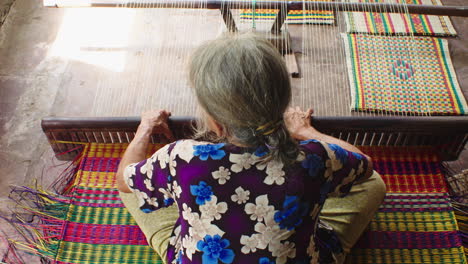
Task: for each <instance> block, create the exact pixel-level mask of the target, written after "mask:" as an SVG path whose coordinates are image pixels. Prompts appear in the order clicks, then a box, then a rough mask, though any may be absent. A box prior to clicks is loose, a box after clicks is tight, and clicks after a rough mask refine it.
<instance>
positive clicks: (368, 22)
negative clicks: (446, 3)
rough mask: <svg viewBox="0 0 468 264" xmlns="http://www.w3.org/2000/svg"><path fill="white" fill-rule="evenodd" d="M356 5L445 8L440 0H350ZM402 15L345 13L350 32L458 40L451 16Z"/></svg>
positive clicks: (402, 12)
mask: <svg viewBox="0 0 468 264" xmlns="http://www.w3.org/2000/svg"><path fill="white" fill-rule="evenodd" d="M349 2H355V3H359V2H361V3H363V2H364V3H396V4H404V3H406V4H416V5H442V3H441V2H440V0H390V1H389V0H350V1H349ZM401 9H402V10H401V13H385V12H384V13H373V12H372V13H371V12H346V13H345V21H346V28H347V32H349V33H367V34H379V35H388V34H396V35H413V34H414V35H431V36H456V35H457V32H456V31H455V29H454V27H453V25H452V22H451V21H450V18H449V17H448V16H431V15H419V14H407V13H405V11H404V8H401Z"/></svg>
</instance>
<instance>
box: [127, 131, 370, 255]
mask: <svg viewBox="0 0 468 264" xmlns="http://www.w3.org/2000/svg"><path fill="white" fill-rule="evenodd" d="M186 143H187V141H180V142H178V143H177V144H172V145H170V146H169V147H167V148H165V153H161V155H160V157H161V159H160V160H158V161H157V162H154V163H153V170H147V171H150V172H151V173H153V174H152V175H147V173H144V172H142V170H140V167H141V166H142V165H143V163H142V164H141V165H139V166H140V167H139V166H136V168H135V170H134V172H133V175H131V176H127V177H129V178H128V179H129V180H128V181H129V182H130V184H129V187H130V186H131V187H130V188H132V189H137V190H138V192H135V194H136V195H137V196H138V198H139V199H140V200H139V201H140V203H141V204H142V205H141V206H140V208H141V209H142V210H143V211H144V212H147V213H149V212H153V211H154V209H157V207H165V206H169V205H171V204H174V203H177V204H179V205H180V207H181V208H184V209H183V211H182V212H181V218H180V219H179V221H180V224H181V225H180V226H181V229H180V231H179V232H180V234H178V236H179V237H180V238H189V239H192V240H191V241H192V242H190V243H194V244H192V246H193V248H191V250H195V248H196V249H198V250H197V251H189V249H188V248H186V247H185V246H184V245H183V244H182V246H181V248H182V250H180V251H179V249H180V248H178V247H177V248H176V247H175V246H172V245H169V246H168V254H167V257H168V263H174V262H175V263H185V262H187V263H194V264H204V263H208V264H215V263H224V264H230V263H234V262H235V263H240V262H241V260H240V256H241V255H240V254H242V258H243V259H244V262H245V263H259V264H274V263H276V262H277V261H279V262H281V263H282V262H283V261H285V262H284V263H296V264H299V263H303V262H304V261H305V262H304V263H308V262H309V261H308V260H310V259H311V256H310V255H309V254H308V253H307V252H306V250H305V248H304V247H307V245H308V243H309V240H310V239H309V238H310V237H316V238H317V239H319V241H322V242H323V243H321V244H316V252H320V261H321V260H322V253H324V254H327V253H326V252H328V254H331V253H330V251H331V252H338V251H335V248H338V249H339V247H340V246H341V245H339V244H336V243H335V242H336V241H339V240H337V239H338V238H337V237H336V235H335V234H334V231H333V230H331V231H330V234H328V233H326V232H325V233H324V232H321V233H320V234H322V233H323V234H324V235H323V237H322V238H320V237H319V235H317V234H318V232H317V229H318V228H319V227H315V228H314V227H313V226H312V227H311V226H309V225H305V224H304V223H309V222H310V221H317V217H318V216H317V215H310V213H311V208H315V206H316V205H317V204H319V205H323V203H324V202H325V200H326V199H327V197H328V194H329V193H330V191H331V190H335V188H336V187H337V186H338V185H339V184H340V183H342V182H343V181H344V180H345V179H347V178H348V177H350V176H349V175H350V171H351V170H352V169H354V170H357V169H358V168H362V169H364V170H365V169H366V166H367V159H366V157H365V156H364V155H361V154H357V153H352V152H348V151H346V150H344V149H342V148H341V147H339V146H338V145H334V144H326V143H321V142H319V141H317V140H307V141H302V142H300V144H301V146H299V147H300V149H301V151H302V152H303V153H304V154H305V155H304V156H305V159H304V160H303V161H301V162H298V163H297V164H294V165H292V167H291V168H288V169H287V170H286V169H284V168H283V167H280V166H278V165H277V164H274V163H273V164H270V165H269V164H268V163H267V164H266V165H265V166H263V168H262V167H261V166H260V167H259V166H258V164H256V163H255V162H256V161H257V159H255V157H254V156H253V155H255V156H256V157H262V156H264V155H267V154H268V151H269V150H268V148H267V147H265V146H262V147H259V148H257V149H243V150H242V151H243V152H241V150H240V148H237V147H234V146H231V145H225V144H209V143H208V144H204V145H197V144H191V145H188V146H186V145H182V144H186ZM197 143H198V142H197ZM198 144H199V143H198ZM175 145H178V146H177V147H176V146H175ZM303 145H306V146H303ZM192 149H193V152H192ZM175 150H177V151H181V150H183V151H184V152H183V155H180V153H181V152H176V153H171V151H175ZM327 150H328V151H333V153H334V154H335V155H333V154H332V155H329V154H330V152H327ZM245 153H247V154H252V157H250V156H248V155H244V154H245ZM168 155H169V160H168V161H166V166H164V167H162V168H161V167H160V166H162V165H160V164H161V162H163V161H165V160H164V159H165V158H166V157H167V156H168ZM192 157H198V158H192ZM170 159H173V160H174V164H175V166H178V170H177V173H176V174H175V175H170V166H167V165H168V164H170V163H169V162H172V161H171V160H170ZM330 159H336V160H339V162H340V163H342V164H343V167H342V168H340V170H339V171H334V172H332V171H330V174H329V175H327V178H325V177H324V175H325V174H324V173H325V172H324V171H325V169H328V167H327V162H329V163H331V162H330ZM187 160H188V161H187ZM181 161H182V162H181ZM184 161H185V162H184ZM332 162H333V160H332ZM233 165H236V166H237V167H242V168H247V167H248V166H249V165H250V169H249V170H247V169H243V170H241V171H240V172H238V171H235V170H233V168H236V167H235V166H233ZM143 171H144V170H143ZM281 173H285V175H284V177H285V179H286V182H287V183H289V184H284V185H281V186H276V187H275V188H283V189H281V192H277V193H278V194H280V193H283V196H282V195H272V193H271V186H270V185H267V184H264V183H262V181H263V178H264V177H267V176H268V177H278V176H277V175H280V176H281V175H282V174H281ZM215 176H216V177H215ZM360 177H361V176H360ZM217 178H226V179H227V180H229V181H227V183H226V184H224V185H218V183H217ZM229 178H230V179H229ZM358 178H359V177H357V178H356V179H358ZM147 179H150V180H151V184H152V186H153V187H154V191H150V190H149V188H148V187H147V186H148V182H147ZM259 179H260V181H259ZM166 184H170V187H169V188H168V189H163V190H164V191H161V189H162V188H159V187H161V186H166ZM349 185H351V184H349ZM309 189H314V192H309V191H308V190H309ZM304 190H305V191H304ZM278 191H280V189H278ZM348 191H349V190H348V189H346V188H340V189H338V190H337V192H338V194H341V193H344V194H345V193H346V192H348ZM167 192H169V194H171V196H170V197H168V196H169V195H168V194H167ZM317 192H318V193H317ZM189 193H190V194H189ZM260 197H264V198H262V199H260ZM155 201H163V202H159V203H156V205H155V203H154V202H155ZM180 210H182V209H180ZM266 211H268V213H266ZM242 213H245V214H246V215H244V216H246V217H248V218H247V219H250V221H239V217H242V215H240V214H242ZM270 213H271V214H270ZM184 215H185V216H184ZM190 215H191V216H192V217H193V223H196V224H197V225H199V224H200V223H202V224H203V227H202V228H198V227H201V226H192V224H191V223H190V222H189V220H187V219H185V218H186V217H187V216H190ZM182 216H183V217H182ZM261 217H262V218H263V220H260V219H261ZM267 223H268V225H269V227H268V228H270V226H271V228H279V229H281V230H282V231H281V232H286V231H288V233H291V234H292V233H297V234H299V233H300V234H301V236H291V237H287V238H284V239H282V240H281V241H280V242H281V243H286V242H289V243H291V244H288V246H287V247H291V248H290V250H294V251H290V252H289V253H288V255H287V256H286V255H283V256H281V257H280V255H279V254H283V253H282V252H279V251H280V250H283V249H280V248H278V249H274V248H273V247H271V248H270V247H269V246H268V245H267V244H268V241H267V242H262V243H264V244H262V245H260V244H258V246H255V245H253V244H254V242H255V241H254V242H251V241H252V240H251V239H252V238H254V237H253V235H255V234H259V233H261V232H267V230H268V229H259V230H265V231H257V230H256V229H254V226H256V225H257V224H258V225H259V226H260V227H261V228H264V227H263V226H265V228H266V224H267ZM189 229H190V230H189ZM208 230H209V231H208ZM254 230H255V231H254ZM292 230H294V232H290V231H292ZM255 232H256V233H255ZM173 235H175V233H173ZM195 237H197V238H196V239H194V238H195ZM242 237H244V238H243V240H242ZM246 237H247V239H246ZM173 238H174V237H173ZM242 241H244V242H242ZM231 242H232V243H231ZM244 243H246V244H244ZM252 243H253V244H252ZM259 243H260V242H259ZM265 243H266V244H265ZM322 244H323V245H322ZM285 245H286V244H285ZM243 247H245V248H248V249H250V252H252V253H250V252H249V253H245V252H246V250H245V248H243ZM241 248H243V249H242V250H241ZM300 248H301V249H300ZM254 249H256V251H254ZM185 250H187V251H185ZM274 250H276V251H274ZM190 252H192V253H190ZM293 252H295V256H294V257H293ZM259 254H260V255H259ZM236 257H237V259H236ZM324 260H326V258H324ZM320 263H322V262H320ZM324 263H326V261H325V262H324Z"/></svg>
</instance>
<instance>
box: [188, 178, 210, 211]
mask: <svg viewBox="0 0 468 264" xmlns="http://www.w3.org/2000/svg"><path fill="white" fill-rule="evenodd" d="M211 189H212V188H211V186H209V185H208V184H206V182H204V181H201V182H200V183H199V184H198V185H190V193H191V194H192V195H195V196H196V197H197V198H196V199H195V202H196V203H197V204H198V205H203V204H205V202H209V201H211V195H213V191H212V190H211Z"/></svg>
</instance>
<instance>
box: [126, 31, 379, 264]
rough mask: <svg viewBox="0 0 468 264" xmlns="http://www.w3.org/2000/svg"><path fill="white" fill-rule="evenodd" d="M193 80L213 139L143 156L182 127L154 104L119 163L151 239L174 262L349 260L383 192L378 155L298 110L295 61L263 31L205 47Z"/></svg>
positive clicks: (204, 127)
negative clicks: (153, 141)
mask: <svg viewBox="0 0 468 264" xmlns="http://www.w3.org/2000/svg"><path fill="white" fill-rule="evenodd" d="M190 80H191V84H192V86H193V89H194V91H195V94H196V97H197V99H198V102H199V104H200V107H201V109H202V112H203V114H202V117H201V118H200V121H201V124H199V125H198V131H197V132H198V133H197V134H198V135H199V136H200V135H202V136H204V137H203V138H204V140H205V141H202V140H192V139H186V140H179V141H176V142H173V143H171V144H168V145H166V146H164V147H163V148H161V149H159V150H158V151H157V152H156V153H154V154H153V155H152V156H151V158H149V159H145V153H146V150H147V146H148V144H149V139H150V135H151V134H152V133H154V132H159V133H164V134H166V135H167V136H168V137H172V134H171V131H170V130H169V128H168V125H167V119H168V117H169V115H170V113H169V112H167V111H163V110H162V111H157V112H148V113H145V114H143V116H142V120H141V124H140V126H139V127H138V131H137V133H136V136H135V138H134V140H133V141H132V143H131V144H130V145H129V146H128V149H127V150H126V152H125V154H124V156H123V158H122V161H121V163H120V165H119V169H118V172H117V183H118V188H119V190H120V191H121V192H122V199H123V200H124V203H125V205H126V207H127V208H128V210H129V211H130V212H131V214H132V215H133V217H134V218H135V220H136V222H137V223H138V225H139V226H140V227H141V229H142V230H143V232H144V233H145V235H146V237H147V239H148V242H149V244H150V246H152V247H153V248H154V249H155V250H156V251H157V252H158V253H159V254H160V255H161V256H162V258H163V260H164V261H165V262H166V263H209V264H212V263H226V264H228V263H246V264H250V263H259V264H270V263H277V264H284V263H341V262H342V261H343V260H344V256H345V254H346V253H348V252H349V251H350V249H351V247H352V246H353V245H354V243H355V242H356V241H357V239H358V238H359V236H360V235H361V233H362V232H363V231H364V229H365V228H366V226H367V224H368V223H369V221H370V220H371V218H372V217H373V215H374V213H375V211H376V210H377V208H378V207H379V205H380V203H381V202H382V199H383V197H384V194H385V185H384V183H383V181H382V179H381V178H380V176H379V175H378V174H377V173H375V172H373V169H372V162H371V159H370V158H369V157H368V156H366V155H365V154H364V153H362V152H361V151H360V150H359V149H358V148H356V147H355V146H353V145H350V144H348V143H346V142H343V141H341V140H339V139H336V138H333V137H331V136H327V135H325V134H322V133H320V132H319V131H317V130H316V129H315V128H314V127H313V126H312V125H311V124H310V116H311V114H312V110H308V111H306V112H303V111H301V110H300V109H299V108H288V105H289V103H290V99H291V86H290V81H289V76H288V71H287V69H286V66H285V63H284V62H283V59H282V57H281V55H280V54H279V53H278V52H277V50H276V49H275V47H273V46H272V45H271V44H270V43H269V42H268V41H267V40H265V39H263V38H261V37H257V36H254V35H235V36H227V37H223V38H221V39H217V40H214V41H210V42H208V43H206V44H204V45H203V46H201V47H199V48H198V49H197V50H196V51H195V53H194V55H193V56H192V58H191V62H190ZM130 192H133V194H128V193H130Z"/></svg>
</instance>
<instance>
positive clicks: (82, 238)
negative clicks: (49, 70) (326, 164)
mask: <svg viewBox="0 0 468 264" xmlns="http://www.w3.org/2000/svg"><path fill="white" fill-rule="evenodd" d="M126 147H127V144H89V145H87V146H86V147H85V149H84V152H83V156H82V159H81V163H80V165H79V168H78V169H79V170H78V172H77V174H76V176H75V178H74V179H73V181H72V183H71V186H70V187H71V188H72V189H71V192H70V194H69V196H68V197H69V199H70V202H67V203H66V206H61V207H59V208H65V210H68V211H66V212H64V213H63V214H60V215H65V219H63V221H62V223H61V224H60V225H57V218H54V219H53V221H49V222H51V223H53V224H55V225H56V226H60V230H56V231H54V232H53V233H54V234H60V235H59V237H58V238H56V240H55V241H54V243H51V242H50V241H48V242H47V243H49V244H53V245H54V246H51V247H49V249H48V250H49V252H48V253H47V254H44V253H43V252H44V251H45V249H44V248H43V247H42V248H41V246H42V245H43V244H46V243H41V244H40V245H39V246H38V249H37V250H38V251H40V253H41V254H42V255H43V256H44V255H46V256H47V257H48V258H49V259H51V260H53V261H55V262H54V263H61V264H64V263H76V264H88V263H89V264H96V263H100V264H104V263H109V264H111V263H112V264H114V263H161V260H160V259H159V257H158V256H157V255H156V253H154V252H153V250H152V249H151V248H150V247H149V246H148V245H147V244H146V239H145V237H144V236H143V234H142V232H141V231H140V230H139V228H138V226H137V225H136V223H135V222H134V220H133V219H132V217H131V216H130V214H129V213H128V211H127V210H126V209H125V208H124V206H123V204H122V203H121V201H120V198H119V195H118V191H117V190H116V185H115V179H114V176H115V175H114V174H115V172H116V170H117V166H118V163H119V161H120V157H121V156H122V154H123V152H124V150H125V148H126ZM158 147H160V146H156V145H153V146H152V147H151V150H150V151H149V152H151V153H152V152H154V151H155V150H156V149H158ZM363 149H364V151H365V152H366V153H368V154H369V155H370V156H372V158H373V161H374V167H375V169H376V170H377V171H379V172H380V173H381V174H382V177H383V179H384V181H385V183H386V184H387V190H388V194H387V196H386V198H385V201H384V203H383V204H382V206H381V208H380V209H379V211H378V213H377V215H376V217H375V219H374V220H373V221H372V223H371V224H370V228H369V231H367V232H366V233H365V234H364V235H363V237H362V238H361V240H360V241H359V242H358V244H357V245H356V247H355V248H354V249H353V250H352V252H351V254H350V256H349V258H348V262H349V263H374V264H377V263H395V264H397V263H398V264H404V263H449V264H450V263H466V259H465V256H464V254H463V249H462V242H461V238H460V237H459V235H458V228H457V223H456V221H455V218H454V212H453V209H452V207H451V206H450V203H449V202H448V197H447V187H446V185H445V182H444V176H443V175H442V173H441V169H440V161H439V159H438V158H437V156H436V155H435V154H434V153H435V151H434V150H433V149H432V148H424V147H420V148H405V149H404V148H395V147H365V148H363ZM50 207H51V206H47V207H46V208H50ZM46 214H47V213H46ZM46 230H50V229H46ZM44 236H45V237H53V236H50V234H49V235H47V234H45V235H44ZM49 240H50V239H49ZM43 241H46V240H43Z"/></svg>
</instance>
